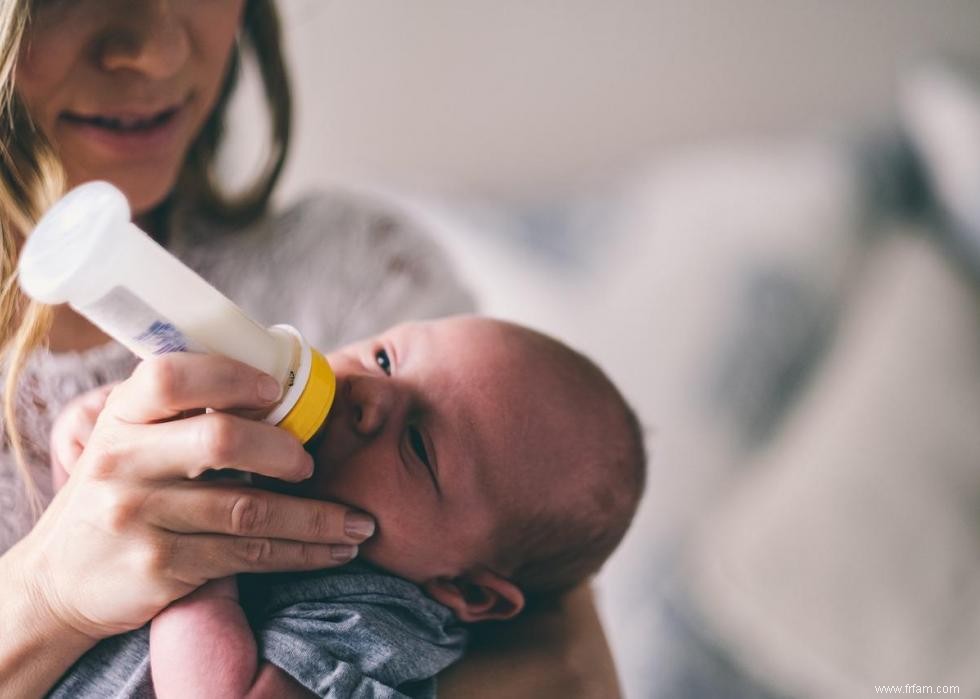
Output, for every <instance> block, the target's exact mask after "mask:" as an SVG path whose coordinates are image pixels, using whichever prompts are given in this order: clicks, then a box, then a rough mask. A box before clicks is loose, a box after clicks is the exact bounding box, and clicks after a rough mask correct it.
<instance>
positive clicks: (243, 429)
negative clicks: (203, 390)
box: [86, 413, 313, 481]
mask: <svg viewBox="0 0 980 699" xmlns="http://www.w3.org/2000/svg"><path fill="white" fill-rule="evenodd" d="M93 439H94V440H95V439H97V440H101V443H98V444H93V446H97V447H98V449H97V450H88V451H87V452H86V453H89V452H91V453H92V454H93V456H94V455H95V454H98V455H99V456H100V459H99V463H101V464H102V468H105V469H108V471H110V472H111V473H113V474H127V475H129V476H132V477H134V478H145V479H150V480H170V479H178V478H196V477H197V476H200V475H201V474H202V473H204V472H205V471H207V470H209V469H213V470H219V469H235V470H238V471H247V472H249V473H256V474H260V475H263V476H269V477H272V478H279V479H282V480H287V481H301V480H304V479H306V478H309V477H310V475H312V473H313V459H312V457H311V456H310V455H309V453H307V452H306V451H304V449H303V446H302V445H301V444H300V443H299V442H298V441H297V440H296V438H295V437H294V436H292V435H291V434H289V433H288V432H286V431H285V430H282V429H280V428H278V427H276V426H274V425H269V424H267V423H264V422H256V421H254V420H248V419H246V418H243V417H238V416H235V415H229V414H227V413H204V414H201V415H195V416H193V417H188V418H184V419H181V420H174V421H171V422H164V423H160V424H155V425H114V426H112V427H111V428H110V429H108V430H103V431H102V432H101V433H99V434H98V435H93ZM93 461H94V458H93ZM93 465H94V467H95V468H96V469H98V468H99V466H98V465H95V464H93Z"/></svg>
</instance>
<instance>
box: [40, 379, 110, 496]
mask: <svg viewBox="0 0 980 699" xmlns="http://www.w3.org/2000/svg"><path fill="white" fill-rule="evenodd" d="M115 385H116V384H115V383H111V384H106V385H105V386H100V387H99V388H95V389H92V390H91V391H88V392H86V393H83V394H82V395H80V396H78V397H77V398H75V399H73V400H72V401H71V402H70V403H68V405H66V406H65V408H64V410H62V411H61V413H60V414H59V415H58V417H57V419H55V421H54V425H52V427H51V476H52V479H53V480H54V487H55V490H57V489H59V488H61V486H63V485H64V484H65V481H67V480H68V475H69V474H70V473H71V470H72V469H73V468H74V467H75V462H76V461H78V457H79V456H80V455H81V453H82V451H83V450H84V449H85V445H86V444H87V443H88V438H89V436H90V435H91V434H92V428H93V427H95V421H96V420H97V419H98V417H99V413H101V412H102V408H103V407H104V406H105V401H106V397H108V395H109V392H110V391H112V389H113V388H114V387H115Z"/></svg>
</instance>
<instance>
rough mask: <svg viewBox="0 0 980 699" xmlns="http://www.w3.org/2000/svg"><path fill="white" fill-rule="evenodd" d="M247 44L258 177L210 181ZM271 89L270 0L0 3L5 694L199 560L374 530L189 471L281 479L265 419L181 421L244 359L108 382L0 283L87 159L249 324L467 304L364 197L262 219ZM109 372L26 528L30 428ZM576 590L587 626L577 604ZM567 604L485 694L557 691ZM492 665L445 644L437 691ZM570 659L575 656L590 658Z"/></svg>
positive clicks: (239, 383)
mask: <svg viewBox="0 0 980 699" xmlns="http://www.w3.org/2000/svg"><path fill="white" fill-rule="evenodd" d="M239 35H241V38H242V41H241V42H239V45H238V46H236V38H237V37H239ZM245 47H248V48H250V50H251V51H252V52H253V53H254V55H255V58H256V59H257V62H258V64H259V67H260V71H261V75H262V78H263V81H264V83H265V88H266V94H267V97H268V102H269V106H270V109H271V113H272V125H273V127H272V143H271V148H270V151H269V153H270V155H269V160H268V162H267V163H266V167H265V168H264V170H263V171H262V173H261V176H260V177H259V178H258V180H257V181H256V183H255V185H254V186H253V187H252V188H250V189H249V190H247V191H246V192H245V193H244V194H242V195H241V196H238V197H235V198H231V197H228V196H226V195H224V194H222V193H221V190H220V187H218V186H217V185H216V184H215V182H214V179H213V177H212V170H213V167H214V159H215V155H216V151H217V147H218V144H219V142H220V137H221V132H222V120H223V118H224V114H225V108H226V105H227V102H228V98H229V95H230V93H231V90H232V87H233V85H234V83H235V76H236V74H237V68H238V62H239V60H240V51H241V50H242V49H243V48H245ZM286 85H287V83H286V80H285V71H284V69H283V65H282V59H281V55H280V50H279V37H278V22H277V18H276V15H275V12H274V8H273V7H272V4H271V0H248V1H247V2H246V0H207V2H201V1H200V0H171V1H169V2H157V1H154V2H150V1H149V0H139V1H134V0H34V1H33V2H31V1H30V0H4V3H3V4H2V7H0V135H2V149H0V158H2V159H3V169H2V173H0V175H2V178H0V227H2V242H3V250H2V256H0V262H2V264H0V270H2V271H0V274H2V275H3V279H2V283H3V287H2V289H3V290H2V296H0V328H2V332H3V338H2V339H3V345H4V349H5V364H4V372H5V382H6V392H5V427H6V431H7V433H8V435H9V440H8V442H5V445H6V444H7V443H9V448H8V447H7V446H5V447H4V452H3V453H2V454H0V499H2V500H0V502H2V505H0V553H2V554H3V555H2V557H0V623H2V625H3V628H4V633H3V634H2V635H0V687H3V690H4V691H3V693H4V695H8V694H9V695H14V696H21V695H26V696H33V695H37V694H42V693H44V692H45V691H47V689H48V688H50V687H51V685H52V684H53V683H54V682H55V680H56V679H57V678H58V677H59V676H60V675H61V674H62V673H63V672H64V671H65V670H66V669H67V668H68V667H69V666H70V665H71V664H72V663H73V662H74V660H76V659H77V658H78V657H79V656H80V655H81V654H82V653H84V652H85V651H86V650H87V649H88V648H90V647H91V646H92V645H93V644H94V643H95V642H96V641H97V640H98V639H99V638H103V637H105V636H108V635H112V634H116V633H120V632H122V631H125V630H127V629H131V628H135V627H137V626H140V625H142V624H143V623H145V622H146V621H147V620H148V619H150V618H151V617H152V616H154V615H155V614H156V613H157V612H158V611H159V610H161V609H162V608H163V607H164V606H166V605H167V604H168V603H169V602H171V601H173V600H174V599H176V598H178V597H181V596H183V595H185V594H187V593H188V592H190V591H191V590H193V589H194V588H195V587H197V586H198V585H200V584H202V583H203V582H205V581H206V580H207V579H211V578H215V577H221V576H225V575H229V574H234V573H239V572H262V571H269V570H303V569H311V568H321V567H328V566H331V565H338V564H340V563H342V562H344V561H346V560H348V559H349V558H350V556H351V555H352V554H353V553H354V550H353V546H354V545H356V544H357V543H359V542H360V541H362V540H363V538H364V535H365V534H366V533H367V532H369V531H370V530H371V524H372V523H371V522H370V520H369V519H367V520H365V516H364V515H363V514H362V513H356V512H351V511H350V510H349V509H348V508H346V507H343V506H341V505H335V504H329V503H318V502H311V501H304V500H299V499H295V498H288V499H287V498H285V497H284V496H277V495H275V494H273V493H267V492H264V491H255V490H243V489H241V488H236V487H234V486H230V485H226V484H222V483H215V482H210V483H202V482H199V481H195V480H191V479H190V476H192V475H193V474H195V473H198V472H200V471H201V470H202V469H204V468H207V467H209V466H214V465H216V464H222V463H224V464H234V465H235V466H236V468H240V469H243V470H251V471H255V472H260V473H265V474H268V475H276V476H280V477H283V478H302V477H304V474H305V473H308V472H309V469H310V468H311V463H310V461H309V457H308V456H307V455H306V454H305V452H303V451H302V449H301V447H300V445H299V444H298V443H296V442H295V440H292V439H291V438H289V437H288V436H287V435H285V434H284V433H283V432H282V431H281V430H277V429H275V428H272V427H269V426H267V425H264V424H261V423H257V422H250V421H246V420H243V419H229V418H228V416H227V415H226V416H223V417H222V418H221V419H220V420H219V419H218V418H217V417H216V416H204V417H205V419H204V420H201V419H197V420H187V419H178V418H180V416H181V414H182V412H183V411H184V410H188V409H193V408H200V407H203V406H211V407H229V408H231V407H238V408H248V407H258V406H260V405H263V404H264V401H265V394H264V393H263V392H262V381H261V379H262V377H261V376H259V374H258V372H255V371H253V370H251V369H249V368H247V367H244V366H242V365H239V364H236V363H234V362H232V361H230V360H227V359H223V358H219V357H206V356H194V355H183V356H181V357H179V358H177V359H174V358H169V359H166V360H163V361H156V362H148V363H144V364H142V365H140V369H139V370H138V371H136V372H134V373H133V374H132V376H131V377H130V378H128V379H127V378H126V377H127V376H129V374H130V372H131V371H132V369H133V366H134V364H135V362H134V360H133V359H132V358H131V357H129V356H128V355H127V353H126V352H125V351H123V350H122V349H121V348H119V347H118V346H117V345H114V344H112V343H110V342H108V338H107V337H105V336H104V335H103V334H102V333H101V332H100V331H99V330H98V329H96V328H94V327H93V326H91V325H90V324H88V323H87V321H85V320H84V319H83V318H81V317H79V316H77V315H76V314H74V313H73V312H72V311H71V310H70V309H68V308H67V307H59V308H57V309H54V310H53V311H51V310H46V309H43V308H38V307H35V306H34V305H32V304H28V303H26V302H25V300H24V299H23V298H22V297H21V296H20V294H19V292H18V291H17V289H16V285H15V284H13V283H12V275H13V270H14V268H15V265H16V252H17V250H18V249H19V247H20V245H21V243H22V241H23V235H24V233H25V231H28V230H30V228H31V226H32V223H33V221H35V220H36V218H37V217H38V215H39V214H40V212H41V211H43V209H44V208H45V207H46V206H47V205H48V204H49V203H50V202H51V201H52V200H53V198H54V197H56V196H57V195H58V194H59V193H60V192H61V191H62V190H63V188H64V185H68V186H72V185H75V184H77V183H80V182H83V181H87V180H90V179H96V178H99V179H106V180H109V181H111V182H113V183H115V184H116V185H117V186H119V187H121V188H122V189H123V190H124V191H125V193H126V194H127V196H128V197H129V199H130V202H131V204H132V206H133V210H134V212H136V214H137V219H138V223H139V224H140V225H141V226H142V227H143V228H144V229H145V230H147V231H149V232H150V233H151V234H152V235H154V237H156V238H157V239H158V240H159V241H161V242H162V243H164V244H165V245H166V246H167V247H168V248H170V249H171V250H172V251H174V252H175V254H177V255H178V256H180V257H181V258H183V259H184V260H185V261H186V262H188V263H189V264H190V265H192V266H193V267H195V268H197V269H198V271H199V272H201V273H202V274H203V275H204V276H205V277H206V278H208V279H210V280H211V281H212V282H213V283H215V284H216V285H217V286H218V287H219V288H221V289H222V290H223V291H225V292H226V293H227V294H229V295H230V296H231V297H232V298H233V299H234V300H236V301H237V302H238V303H239V304H240V305H242V306H243V307H244V308H245V309H246V310H247V311H248V312H250V313H251V314H252V315H253V316H254V317H255V318H256V319H257V320H259V321H260V322H266V323H273V322H288V323H292V324H294V325H296V326H298V327H300V328H302V329H303V331H304V333H305V334H307V336H308V337H309V339H310V340H311V341H312V342H313V343H314V344H316V345H320V346H324V347H330V346H334V345H336V344H339V343H342V342H346V341H348V340H350V339H353V338H355V337H359V336H363V335H365V334H368V333H370V332H372V331H374V330H377V329H380V328H382V327H385V326H387V325H389V324H391V323H392V322H395V321H397V320H400V319H404V318H409V317H421V316H432V315H440V314H444V313H449V312H453V311H459V310H463V309H465V308H466V307H467V306H468V305H469V298H468V297H467V295H466V294H465V292H463V291H462V290H461V289H460V287H459V286H458V285H457V283H456V282H455V280H454V278H453V277H452V275H451V274H450V273H449V272H448V268H447V266H446V263H445V260H444V259H443V258H442V257H441V255H440V254H439V252H438V251H437V250H435V249H434V248H433V247H432V246H431V244H430V243H429V242H428V241H427V240H426V239H425V238H424V237H423V236H421V235H419V234H418V233H416V232H414V231H412V230H411V229H410V228H409V227H408V226H406V225H405V223H404V222H401V221H399V220H398V219H397V218H395V217H392V216H390V215H388V214H387V213H385V212H382V211H378V210H376V209H374V208H372V206H371V205H370V204H369V203H367V202H361V201H357V200H356V199H353V198H350V197H339V196H335V197H333V198H325V197H321V198H315V199H309V200H306V201H304V202H301V203H300V204H298V205H297V206H295V207H293V208H292V209H290V210H289V211H288V212H286V213H285V214H281V215H278V216H272V215H264V212H265V208H266V204H267V201H268V198H269V195H270V193H271V191H272V188H273V186H274V184H275V181H276V178H277V176H278V174H279V171H280V169H281V167H282V164H283V161H284V158H285V154H286V146H287V143H288V136H289V95H288V89H287V87H286ZM311 284H316V286H315V287H314V288H310V285H311ZM41 345H46V346H47V347H46V348H41V349H38V348H39V346H41ZM123 379H125V381H124V382H123V383H122V385H121V386H120V388H119V389H118V390H117V391H115V392H114V394H113V398H112V400H111V401H110V404H109V406H108V407H107V409H106V410H105V411H104V413H103V418H102V419H100V422H99V425H98V426H97V427H96V430H95V432H93V434H92V437H91V439H90V441H89V446H88V447H87V448H86V450H85V453H84V454H83V456H82V458H81V459H80V460H79V462H78V466H77V468H76V470H75V472H74V474H73V476H72V478H71V479H70V480H69V482H68V484H67V485H66V486H65V487H64V488H63V489H62V490H61V491H59V493H58V495H57V496H56V497H54V498H53V500H51V502H50V504H49V505H48V507H47V509H46V510H45V512H44V514H43V516H42V517H41V518H40V520H39V521H38V522H37V524H36V525H34V526H33V528H31V523H32V518H31V508H30V507H29V502H30V501H31V500H34V501H38V502H42V503H43V502H45V501H47V500H48V499H49V498H50V494H49V493H50V491H49V490H48V487H47V484H48V482H49V477H48V473H47V467H48V463H49V455H48V454H47V451H46V449H45V448H44V447H42V446H40V445H44V444H46V439H47V437H46V435H47V432H48V429H49V427H50V422H51V420H52V419H53V416H54V415H55V414H56V413H57V412H58V411H59V410H60V408H61V407H62V406H63V405H64V404H65V403H67V402H68V401H69V400H70V399H72V398H73V397H75V396H76V395H78V394H80V393H82V392H84V391H86V390H88V389H91V388H94V387H96V386H98V385H100V384H104V383H106V382H111V381H115V380H123ZM25 493H26V494H25ZM572 599H574V597H573V598H572ZM577 608H578V609H579V610H584V613H585V614H586V623H585V626H586V627H590V628H592V629H595V628H597V627H596V625H595V620H594V616H589V613H590V606H589V602H588V599H587V598H585V599H584V601H583V602H581V603H579V604H578V606H577ZM576 618H577V617H575V616H574V615H572V614H567V613H557V614H556V613H552V614H551V615H544V614H543V615H542V616H541V617H539V618H538V619H537V621H539V622H541V624H540V626H539V628H543V629H549V630H550V633H552V634H557V635H558V636H559V640H558V641H554V640H552V641H551V642H550V643H546V644H545V645H544V648H545V649H547V650H548V652H550V653H551V655H550V656H549V655H547V654H546V655H544V656H541V657H540V658H538V657H536V656H533V655H530V654H527V653H525V654H523V655H521V656H518V658H517V659H518V660H520V659H522V658H523V659H525V660H526V661H527V663H528V664H527V665H526V667H527V670H525V671H523V672H517V673H515V677H516V684H515V685H514V687H512V688H511V687H509V686H502V685H501V683H500V677H499V675H496V674H495V676H493V678H492V682H493V685H494V687H495V688H496V690H497V691H498V692H499V691H504V692H505V693H506V694H508V695H511V696H520V692H521V691H524V692H525V693H527V692H534V693H537V692H539V691H540V690H541V689H542V687H551V688H555V687H559V688H563V687H567V684H563V683H568V682H569V681H570V678H571V679H574V675H569V674H562V673H561V672H560V671H559V672H558V673H557V674H555V673H551V674H550V675H549V674H547V673H544V674H542V673H538V672H537V671H536V667H537V665H536V663H537V662H538V660H539V659H544V660H547V659H549V658H554V657H559V658H560V659H564V658H569V657H571V656H570V654H569V653H568V651H569V649H576V648H582V649H583V650H586V649H587V650H588V652H589V654H590V655H593V650H592V649H591V648H590V646H589V645H588V643H586V645H585V646H577V645H575V644H570V643H565V642H563V641H561V640H560V639H561V637H564V636H565V635H566V634H567V630H568V629H569V628H572V627H570V626H569V623H570V622H569V620H571V622H572V623H574V622H575V619H576ZM534 623H535V620H534V619H531V620H529V621H528V622H526V624H525V626H527V625H529V624H534ZM580 626H581V625H580ZM510 633H520V627H517V628H516V629H515V630H511V631H510ZM600 634H601V632H600ZM598 638H599V641H600V642H599V646H598V650H599V652H600V653H604V652H605V649H604V645H603V644H602V643H601V635H600V636H599V637H598ZM603 657H606V656H603ZM28 658H29V659H30V662H29V663H28V662H24V660H25V659H28ZM502 659H503V660H502ZM504 660H505V661H506V662H508V666H509V667H510V666H512V663H513V661H514V658H511V657H508V655H506V654H505V655H503V656H501V654H500V653H499V652H491V653H488V654H485V655H483V656H479V657H478V658H477V660H474V661H472V662H471V663H470V664H469V665H468V666H467V664H466V663H464V667H463V668H462V669H461V670H460V671H458V672H457V674H456V675H455V677H454V678H453V679H451V680H450V682H449V683H448V684H449V687H450V692H455V693H458V694H459V695H466V694H472V692H474V691H475V689H474V687H475V686H478V685H480V684H482V683H489V682H490V681H491V679H490V678H489V677H488V676H487V674H486V673H487V670H486V669H485V668H488V667H489V668H493V667H494V664H495V663H500V662H502V661H504ZM576 660H577V658H576ZM588 660H589V661H590V663H592V664H593V666H594V662H595V658H594V655H593V657H591V658H588ZM557 667H559V668H560V667H561V666H560V665H558V666H557ZM542 683H544V684H542ZM511 689H513V690H514V691H511ZM603 691H604V690H603ZM536 695H538V696H540V694H536Z"/></svg>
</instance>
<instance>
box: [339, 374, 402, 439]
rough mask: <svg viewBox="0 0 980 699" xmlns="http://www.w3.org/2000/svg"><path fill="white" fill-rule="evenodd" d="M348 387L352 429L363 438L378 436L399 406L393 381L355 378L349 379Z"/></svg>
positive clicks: (375, 378)
mask: <svg viewBox="0 0 980 699" xmlns="http://www.w3.org/2000/svg"><path fill="white" fill-rule="evenodd" d="M347 386H348V395H347V400H348V408H349V410H348V416H349V420H350V427H351V429H352V430H353V431H354V432H355V433H357V434H358V435H360V436H361V437H373V436H375V435H377V434H378V433H380V432H381V430H382V429H383V428H384V426H385V423H386V422H387V421H388V419H389V418H390V416H391V414H392V412H393V411H394V410H395V409H396V406H397V402H398V401H397V396H396V392H395V390H394V387H393V386H392V384H391V379H388V378H384V379H382V378H378V377H374V376H355V377H350V378H349V379H348V384H347Z"/></svg>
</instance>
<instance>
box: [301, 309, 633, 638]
mask: <svg viewBox="0 0 980 699" xmlns="http://www.w3.org/2000/svg"><path fill="white" fill-rule="evenodd" d="M328 360H329V362H330V364H331V366H332V367H333V368H334V370H335V372H336V374H337V397H336V399H335V403H334V407H333V408H332V409H331V415H330V418H329V419H328V421H327V425H326V428H325V432H324V436H323V439H322V440H321V442H320V445H319V447H318V448H317V450H316V453H315V454H314V458H315V461H316V472H315V474H314V476H313V477H312V478H311V479H310V480H309V481H306V482H305V483H304V484H301V485H300V489H301V492H303V493H305V494H308V495H313V496H316V497H319V498H324V499H332V500H337V501H340V502H345V503H348V504H350V505H353V506H355V507H357V508H360V509H362V510H364V511H366V512H369V513H370V514H371V515H373V516H374V518H375V519H376V520H377V525H378V527H377V532H376V534H375V536H374V537H373V538H372V539H370V540H369V541H367V542H366V543H365V544H364V545H363V546H362V547H361V553H360V556H361V557H362V558H364V559H366V560H368V561H370V562H372V563H374V564H376V565H378V566H380V567H382V568H385V569H387V570H389V571H391V572H393V573H395V574H397V575H401V576H402V577H405V578H408V579H410V580H413V581H415V582H417V583H419V584H420V585H422V587H423V588H424V589H425V590H426V592H428V593H429V594H430V595H431V596H432V597H434V598H435V599H437V600H438V601H440V602H442V603H443V604H446V605H447V606H449V607H451V608H452V609H453V610H454V611H455V612H456V614H457V616H459V618H460V619H462V620H463V621H479V620H483V619H503V618H507V617H509V616H512V615H513V614H516V613H517V612H519V611H520V609H521V608H522V607H523V606H524V603H525V599H526V596H528V595H534V596H538V595H544V594H547V593H551V592H557V591H560V590H563V589H565V588H568V587H570V586H572V585H574V584H575V583H577V582H579V581H580V580H582V579H584V578H585V577H586V576H588V575H589V574H591V573H593V572H594V571H596V570H597V569H598V568H599V566H600V565H601V564H602V562H603V561H604V560H605V559H606V557H607V556H608V555H609V554H610V553H611V552H612V550H613V549H614V548H615V546H616V544H617V543H618V542H619V540H620V539H621V538H622V536H623V534H624V533H625V531H626V528H627V526H628V525H629V522H630V520H631V519H632V517H633V513H634V512H635V510H636V506H637V503H638V501H639V497H640V494H641V492H642V489H643V482H644V471H645V457H644V450H643V440H642V435H641V432H640V428H639V426H638V423H637V421H636V418H635V416H634V414H633V412H632V411H631V410H630V408H629V406H628V405H627V404H626V402H625V401H624V400H623V398H622V396H621V395H620V393H619V392H618V391H617V390H616V388H615V387H614V386H613V385H612V384H611V383H610V382H609V380H608V379H607V378H606V377H605V376H604V375H603V373H602V372H601V371H600V370H599V369H598V368H597V367H596V366H595V365H594V364H592V363H591V362H590V361H589V360H587V359H586V358H584V357H583V356H581V355H580V354H578V353H576V352H574V351H573V350H571V349H569V348H567V347H565V346H564V345H562V344H561V343H559V342H557V341H555V340H553V339H551V338H548V337H545V336H544V335H541V334H539V333H536V332H533V331H531V330H528V329H526V328H522V327H519V326H516V325H512V324H509V323H503V322H500V321H494V320H489V319H484V318H478V317H455V318H449V319H445V320H439V321H432V322H425V323H412V324H407V325H399V326H397V327H395V328H392V329H391V330H388V331H386V332H385V333H382V334H381V335H379V336H378V337H374V338H371V339H369V340H365V341H363V342H359V343H356V344H354V345H350V346H348V347H345V348H343V349H341V350H338V351H337V352H334V353H332V354H330V355H328Z"/></svg>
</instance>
